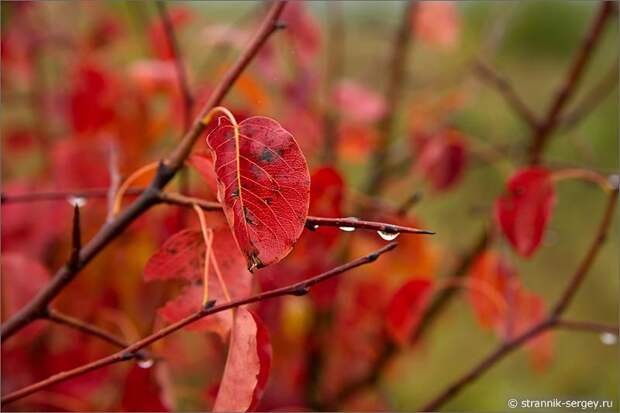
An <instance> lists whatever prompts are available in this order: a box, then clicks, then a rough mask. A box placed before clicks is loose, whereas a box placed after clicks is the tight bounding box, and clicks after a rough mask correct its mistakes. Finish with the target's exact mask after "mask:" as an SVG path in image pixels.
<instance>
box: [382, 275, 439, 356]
mask: <svg viewBox="0 0 620 413" xmlns="http://www.w3.org/2000/svg"><path fill="white" fill-rule="evenodd" d="M432 291H433V281H432V280H430V279H428V278H413V279H411V280H410V281H408V282H406V283H405V284H404V285H403V286H402V287H400V288H399V289H398V290H397V291H396V292H395V293H394V295H393V296H392V298H391V300H390V302H389V304H388V307H387V312H386V317H385V322H386V325H385V326H386V329H387V332H388V334H389V335H390V337H392V339H393V340H394V341H395V342H397V343H399V344H401V345H402V344H405V343H406V342H407V340H408V339H409V338H410V337H411V335H412V334H413V332H414V331H415V330H416V328H417V327H418V325H419V324H420V320H421V319H422V315H423V314H424V310H425V309H426V305H427V304H428V302H429V299H430V297H431V294H432Z"/></svg>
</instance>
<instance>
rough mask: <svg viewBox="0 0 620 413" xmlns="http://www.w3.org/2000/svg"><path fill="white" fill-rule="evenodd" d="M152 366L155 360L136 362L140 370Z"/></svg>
mask: <svg viewBox="0 0 620 413" xmlns="http://www.w3.org/2000/svg"><path fill="white" fill-rule="evenodd" d="M153 364H155V360H153V359H144V360H138V367H140V368H141V369H150V368H151V367H153Z"/></svg>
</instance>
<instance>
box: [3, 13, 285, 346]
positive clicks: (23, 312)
mask: <svg viewBox="0 0 620 413" xmlns="http://www.w3.org/2000/svg"><path fill="white" fill-rule="evenodd" d="M285 4H286V3H285V2H284V1H275V2H273V3H272V4H271V6H270V8H269V10H268V11H267V15H266V16H265V19H264V20H263V22H262V24H261V26H260V28H259V29H258V31H257V33H256V34H255V36H254V38H253V39H252V41H251V42H250V44H249V45H248V47H247V49H246V50H245V51H244V52H243V53H242V54H241V56H239V59H238V60H237V62H236V63H235V64H234V65H233V66H232V67H231V69H230V70H229V71H228V72H227V73H226V75H225V77H224V79H223V80H222V81H221V82H220V83H219V84H218V86H217V87H216V89H215V91H214V92H213V93H212V94H211V96H210V98H209V100H208V102H207V103H206V104H205V106H204V107H203V109H202V113H201V114H200V115H199V116H198V117H197V119H196V121H195V123H194V125H193V126H192V127H191V129H190V130H189V131H188V132H187V133H186V134H185V136H184V137H183V139H182V140H181V142H179V144H178V146H177V147H176V148H175V149H174V150H173V152H172V154H171V155H170V156H169V157H168V158H167V159H166V160H165V161H163V162H162V163H161V164H160V168H159V170H158V171H157V175H156V176H155V178H154V179H153V181H152V182H151V184H150V185H149V188H148V189H147V190H146V191H145V192H143V193H142V194H141V195H140V196H139V197H138V199H137V200H136V201H134V202H133V203H132V204H131V205H129V206H128V207H127V208H126V209H125V210H124V211H122V212H121V213H120V214H119V215H117V216H116V218H115V219H114V220H113V221H110V222H109V223H106V224H105V225H104V226H102V227H101V228H100V230H99V232H98V233H97V234H96V235H95V236H94V237H93V238H92V239H91V240H90V241H89V242H88V243H87V244H86V245H85V246H84V247H83V248H82V250H81V253H80V260H79V265H77V267H76V268H75V269H70V268H68V267H67V266H64V267H62V268H60V269H59V270H58V271H57V272H56V274H55V275H54V277H53V278H52V281H51V282H50V283H49V284H48V285H47V286H46V287H45V288H44V289H43V290H41V291H40V292H39V293H38V294H37V295H36V296H35V298H34V299H33V300H32V301H31V302H29V303H28V304H27V305H25V306H24V307H22V308H21V309H20V311H18V312H17V313H16V314H15V315H14V316H13V317H11V318H10V319H9V320H7V321H6V322H5V323H3V325H2V326H1V331H0V337H1V340H2V341H4V340H6V339H7V338H9V337H11V336H12V335H13V334H15V333H16V332H17V331H19V330H20V329H22V328H23V327H25V326H26V325H28V324H29V323H31V322H32V321H34V320H36V319H37V318H39V317H41V315H42V313H43V311H44V310H45V309H46V308H47V306H48V304H49V303H50V302H51V301H52V300H53V299H54V298H55V297H56V296H57V295H58V294H59V293H60V292H61V291H62V290H63V289H64V288H65V287H66V286H67V285H68V284H69V283H70V282H71V281H72V280H73V278H74V277H75V276H76V275H77V274H78V273H79V271H80V270H81V269H82V268H83V267H84V266H86V265H87V264H88V263H89V262H90V261H91V260H92V259H93V258H94V257H96V256H97V254H99V252H100V251H101V250H103V249H104V248H105V247H106V246H107V245H108V244H109V243H110V242H111V241H112V240H114V239H115V238H116V237H117V236H119V235H120V234H121V233H122V232H123V231H124V230H125V228H127V226H129V224H130V223H132V222H133V221H134V220H135V219H136V218H138V217H139V216H141V215H142V214H143V213H144V212H145V211H147V210H148V209H149V208H150V207H151V206H153V205H154V204H155V203H156V202H157V193H158V192H159V191H160V190H161V189H163V188H164V187H165V186H166V185H167V184H168V182H170V181H171V180H172V178H173V177H174V176H175V175H176V173H177V172H178V170H179V169H180V168H181V167H182V166H183V164H184V162H185V160H186V159H187V157H188V156H189V154H190V152H191V150H192V147H193V145H194V143H195V142H196V140H197V139H198V137H199V136H200V135H201V134H202V132H204V129H205V128H206V125H204V124H203V123H202V122H201V120H202V118H203V117H204V116H205V115H206V114H207V113H208V112H209V111H210V110H211V109H212V108H213V107H215V106H216V105H218V104H219V103H220V102H221V101H222V100H223V99H224V97H225V96H226V95H227V94H228V92H229V91H230V89H231V88H232V86H233V85H234V83H235V81H236V80H237V78H238V77H239V76H240V75H241V73H242V72H243V71H244V69H245V68H246V67H247V66H248V65H249V63H250V62H251V61H252V60H253V59H254V57H255V56H256V54H257V53H258V51H259V50H260V49H261V47H262V46H263V44H265V42H266V41H267V39H268V38H269V36H270V35H271V34H272V33H274V31H276V30H277V29H278V28H280V27H281V26H280V25H279V24H278V18H279V16H280V14H281V13H282V11H283V9H284V6H285Z"/></svg>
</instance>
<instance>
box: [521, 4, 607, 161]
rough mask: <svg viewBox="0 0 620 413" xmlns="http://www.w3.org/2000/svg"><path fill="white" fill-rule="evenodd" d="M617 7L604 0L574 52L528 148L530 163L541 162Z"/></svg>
mask: <svg viewBox="0 0 620 413" xmlns="http://www.w3.org/2000/svg"><path fill="white" fill-rule="evenodd" d="M615 7H616V2H614V1H602V2H601V5H600V8H599V11H598V13H597V15H596V17H595V18H594V21H593V22H592V26H591V27H590V30H589V31H588V33H587V34H586V37H585V38H584V40H583V42H582V44H581V47H580V48H579V50H578V51H577V54H576V55H575V59H574V60H573V64H572V65H571V67H570V68H569V70H568V73H567V74H566V78H565V79H564V83H563V84H562V86H561V87H560V89H559V90H558V92H557V94H556V96H555V99H554V100H553V101H552V102H551V104H550V105H549V109H548V110H547V115H546V116H545V117H544V121H543V122H542V123H540V124H539V125H538V128H537V129H536V133H535V134H534V137H533V140H532V146H531V147H530V151H529V161H530V163H538V161H539V158H540V154H541V153H542V151H543V149H544V147H545V145H546V144H547V142H548V140H549V137H550V136H551V133H552V132H553V131H554V130H555V128H556V126H557V125H558V122H559V120H560V115H561V112H562V110H563V109H564V107H565V106H566V104H567V103H568V102H569V101H570V99H571V98H572V97H573V95H574V94H575V92H576V90H577V86H578V85H579V82H580V80H581V78H582V75H583V73H584V72H585V69H586V67H587V66H588V63H589V62H590V61H591V60H592V59H591V56H592V54H593V53H594V50H595V49H596V46H597V45H598V43H599V40H600V39H601V37H602V36H601V35H602V34H603V29H604V28H605V25H606V23H607V22H608V21H611V16H612V14H613V11H614V9H615Z"/></svg>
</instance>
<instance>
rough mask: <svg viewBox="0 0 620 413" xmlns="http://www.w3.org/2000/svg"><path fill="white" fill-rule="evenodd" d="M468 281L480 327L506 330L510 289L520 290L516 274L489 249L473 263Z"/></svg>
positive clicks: (507, 263) (499, 256)
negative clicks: (470, 285)
mask: <svg viewBox="0 0 620 413" xmlns="http://www.w3.org/2000/svg"><path fill="white" fill-rule="evenodd" d="M469 279H470V280H471V284H472V287H471V288H470V290H469V301H470V303H471V305H472V308H473V310H474V313H475V314H476V318H477V320H478V322H479V323H480V325H481V326H482V327H485V328H495V329H498V331H501V329H502V328H503V327H504V322H505V320H506V311H507V308H506V306H507V305H508V303H507V297H508V295H509V294H510V290H509V288H511V287H512V291H513V292H516V291H517V290H518V289H520V284H519V280H518V279H517V278H516V271H515V269H514V268H512V266H511V265H510V263H509V262H508V261H507V260H506V259H505V258H504V257H503V256H501V255H500V254H498V253H496V252H494V251H490V250H487V251H485V252H483V253H482V254H480V255H479V256H478V257H477V258H476V260H475V261H474V263H473V264H472V267H471V270H470V273H469Z"/></svg>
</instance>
